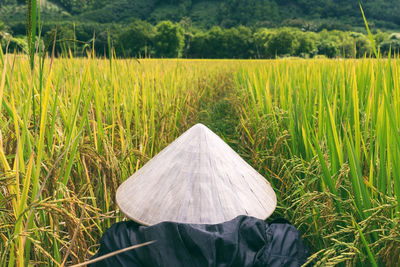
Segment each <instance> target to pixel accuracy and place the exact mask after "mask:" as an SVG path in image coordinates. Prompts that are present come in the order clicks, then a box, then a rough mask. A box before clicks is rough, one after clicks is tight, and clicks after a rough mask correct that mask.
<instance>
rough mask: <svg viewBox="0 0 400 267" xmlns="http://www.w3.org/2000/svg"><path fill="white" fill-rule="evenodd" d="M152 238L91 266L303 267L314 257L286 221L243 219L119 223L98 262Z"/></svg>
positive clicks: (108, 235) (104, 242)
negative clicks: (140, 245) (215, 222)
mask: <svg viewBox="0 0 400 267" xmlns="http://www.w3.org/2000/svg"><path fill="white" fill-rule="evenodd" d="M152 240H157V242H156V243H153V244H150V245H148V246H145V247H141V248H137V249H134V250H131V251H128V252H124V253H121V254H119V255H116V256H113V257H110V258H107V259H105V260H102V261H100V262H98V263H94V264H92V265H89V266H91V267H98V266H110V267H117V266H171V267H179V266H199V267H200V266H201V267H203V266H218V267H227V266H240V267H241V266H271V267H275V266H288V267H297V266H301V265H302V264H304V263H305V262H306V261H307V257H308V255H309V252H308V249H307V247H306V245H305V244H304V243H303V241H302V238H301V234H300V233H299V231H298V230H297V229H296V228H295V227H294V226H292V225H291V224H290V223H289V222H287V221H286V220H278V221H274V222H272V223H271V224H268V223H266V222H264V221H262V220H259V219H256V218H253V217H248V216H239V217H236V218H235V219H233V220H231V221H229V222H225V223H221V224H214V225H207V224H182V223H173V222H162V223H159V224H157V225H153V226H141V225H139V224H137V223H135V222H133V221H127V222H120V223H116V224H114V225H113V226H112V227H111V228H110V229H108V230H107V231H106V232H105V233H104V235H103V237H102V238H101V241H100V249H99V251H98V253H97V254H96V255H95V257H94V258H96V257H99V256H102V255H105V254H107V253H110V252H112V251H116V250H119V249H122V248H126V247H130V246H133V245H135V244H140V243H144V242H148V241H152Z"/></svg>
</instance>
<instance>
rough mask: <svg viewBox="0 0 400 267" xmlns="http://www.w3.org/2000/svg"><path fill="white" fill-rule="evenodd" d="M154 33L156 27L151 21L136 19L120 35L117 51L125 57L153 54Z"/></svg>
mask: <svg viewBox="0 0 400 267" xmlns="http://www.w3.org/2000/svg"><path fill="white" fill-rule="evenodd" d="M154 34H155V32H154V27H153V26H152V25H151V24H150V23H148V22H145V21H141V20H136V21H135V22H133V23H131V24H130V25H129V27H128V28H127V29H126V30H124V31H123V32H122V33H121V34H120V35H119V36H118V40H117V49H118V50H117V51H118V52H119V54H121V55H124V56H125V57H145V56H148V55H151V54H152V49H151V47H152V39H153V38H154Z"/></svg>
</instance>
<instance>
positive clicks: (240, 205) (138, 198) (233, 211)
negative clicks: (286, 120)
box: [116, 124, 276, 225]
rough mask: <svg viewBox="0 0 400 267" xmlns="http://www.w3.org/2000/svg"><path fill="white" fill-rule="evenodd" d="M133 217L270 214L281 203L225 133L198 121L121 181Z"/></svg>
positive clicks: (122, 203) (184, 219) (207, 220)
mask: <svg viewBox="0 0 400 267" xmlns="http://www.w3.org/2000/svg"><path fill="white" fill-rule="evenodd" d="M116 200H117V204H118V206H119V208H120V209H121V211H122V212H123V213H124V214H125V215H126V216H127V217H129V218H130V219H132V220H134V221H136V222H138V223H140V224H143V225H153V224H157V223H159V222H162V221H173V222H181V223H201V224H217V223H222V222H225V221H229V220H231V219H233V218H235V217H236V216H239V215H248V216H253V217H256V218H259V219H263V220H264V219H266V218H267V217H268V216H270V215H271V214H272V212H273V211H274V210H275V207H276V195H275V192H274V191H273V189H272V187H271V186H270V184H269V183H268V181H267V180H266V179H265V178H264V177H263V176H261V175H260V174H259V173H258V172H257V171H256V170H254V169H253V168H252V167H251V166H250V165H249V164H247V163H246V162H245V161H244V160H243V159H242V158H241V157H240V156H239V155H238V154H237V153H236V152H235V151H233V149H231V148H230V147H229V146H228V145H227V144H226V143H225V142H224V141H223V140H222V139H221V138H219V137H218V136H217V135H216V134H214V133H213V132H212V131H211V130H210V129H208V128H207V127H206V126H204V125H202V124H196V125H195V126H193V127H192V128H190V129H189V130H187V131H186V132H185V133H183V134H182V135H181V136H180V137H179V138H177V139H176V140H175V141H174V142H172V143H171V144H170V145H169V146H167V147H166V148H165V149H164V150H162V151H161V152H160V153H159V154H158V155H156V156H155V157H154V158H153V159H151V160H150V161H149V162H148V163H146V164H145V165H144V166H143V167H142V168H141V169H139V170H138V171H137V172H136V173H135V174H134V175H133V176H131V177H130V178H128V179H127V180H126V181H125V182H124V183H122V184H121V185H120V187H119V188H118V190H117V196H116Z"/></svg>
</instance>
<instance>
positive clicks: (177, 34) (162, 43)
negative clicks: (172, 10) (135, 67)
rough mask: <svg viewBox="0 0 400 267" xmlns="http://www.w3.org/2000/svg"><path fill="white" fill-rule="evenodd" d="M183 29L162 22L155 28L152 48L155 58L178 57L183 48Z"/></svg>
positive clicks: (167, 22)
mask: <svg viewBox="0 0 400 267" xmlns="http://www.w3.org/2000/svg"><path fill="white" fill-rule="evenodd" d="M183 34H184V31H183V28H182V27H181V26H180V25H179V24H176V23H172V22H170V21H162V22H160V23H158V24H157V26H156V33H155V36H154V48H155V54H156V56H157V57H169V58H173V57H179V56H181V53H182V48H183V46H184V42H183V41H184V38H183V37H184V36H183Z"/></svg>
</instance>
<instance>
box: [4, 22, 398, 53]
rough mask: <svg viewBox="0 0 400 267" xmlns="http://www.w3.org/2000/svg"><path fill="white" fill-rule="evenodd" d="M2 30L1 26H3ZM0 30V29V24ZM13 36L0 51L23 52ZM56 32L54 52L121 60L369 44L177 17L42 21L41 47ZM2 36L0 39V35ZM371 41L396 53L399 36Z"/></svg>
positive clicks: (347, 35) (356, 38) (19, 28)
mask: <svg viewBox="0 0 400 267" xmlns="http://www.w3.org/2000/svg"><path fill="white" fill-rule="evenodd" d="M0 25H3V26H2V28H3V32H4V30H5V27H4V24H0ZM0 31H1V27H0ZM11 31H12V32H16V33H17V34H16V35H15V34H14V35H10V34H9V35H8V38H5V37H4V36H7V35H5V34H2V35H0V38H1V43H2V46H3V49H4V48H5V47H6V44H8V48H9V49H14V48H15V49H18V50H20V51H22V52H23V51H24V50H26V46H27V45H26V41H25V39H24V37H23V33H24V31H25V29H24V25H17V24H16V25H14V27H13V28H11ZM56 32H57V34H56V45H55V49H56V53H57V54H58V55H61V54H62V53H68V54H69V52H71V53H73V54H74V55H75V56H85V55H86V53H87V52H88V51H89V50H90V51H91V50H92V49H94V50H95V51H96V53H97V54H99V55H106V56H107V55H108V53H109V51H110V48H112V49H113V51H115V55H116V56H117V57H121V58H129V57H136V58H144V57H156V58H178V57H182V58H211V59H213V58H227V59H268V58H276V57H288V56H293V57H303V58H313V57H316V56H325V57H328V58H336V57H343V58H356V57H358V58H359V57H363V56H367V57H368V56H370V55H371V54H372V44H371V41H370V39H369V38H368V36H367V35H365V34H363V33H358V32H351V31H339V30H331V31H328V30H322V31H320V32H313V31H307V30H304V29H298V28H290V27H281V28H250V27H246V26H237V27H231V28H222V27H219V26H214V27H211V28H210V29H209V30H201V29H198V28H194V27H191V26H190V24H189V23H187V22H185V21H184V20H182V21H181V22H180V23H174V22H171V21H161V22H159V23H157V24H156V25H152V24H150V23H148V22H146V21H142V20H135V21H133V22H132V23H130V24H129V25H127V26H125V27H122V26H119V25H101V24H85V23H80V24H74V23H64V24H62V25H58V26H57V27H55V26H54V24H44V25H43V27H42V32H41V35H42V40H41V41H42V42H43V46H42V47H45V48H46V49H47V50H48V51H49V52H50V50H51V49H52V42H53V40H54V36H55V33H56ZM1 36H3V37H1ZM373 38H374V42H375V43H376V45H377V46H378V47H379V49H380V51H381V53H382V54H388V53H389V50H391V52H392V53H394V52H398V51H399V49H400V34H395V33H391V34H389V33H386V32H381V31H376V32H375V33H374V34H373Z"/></svg>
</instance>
